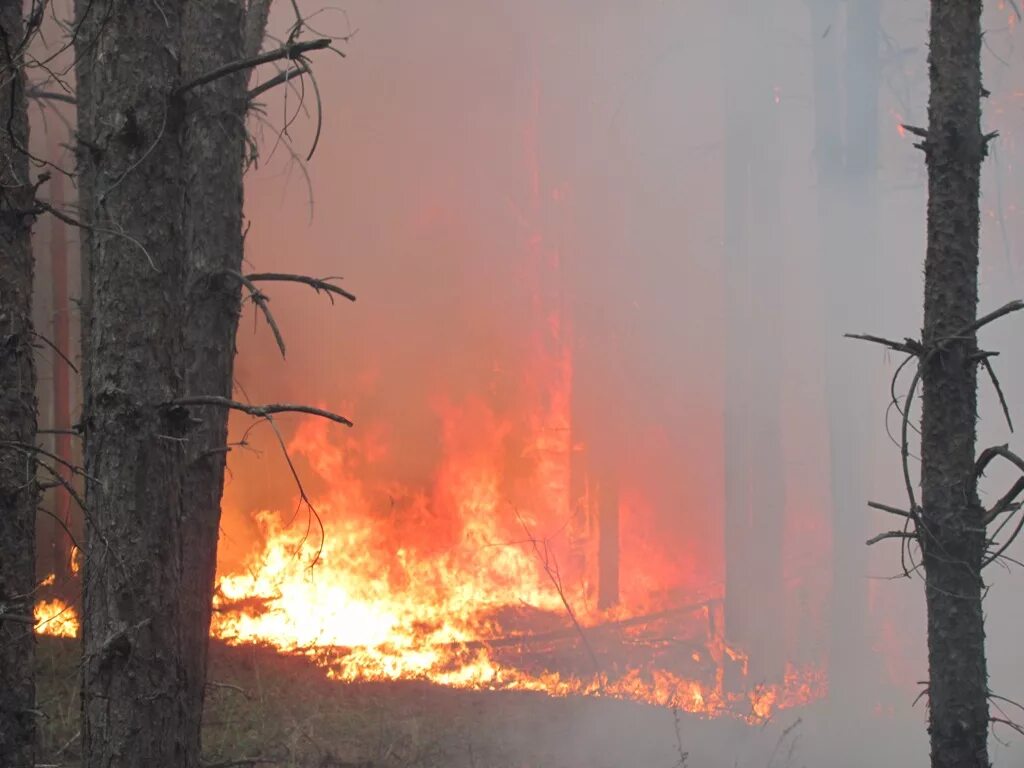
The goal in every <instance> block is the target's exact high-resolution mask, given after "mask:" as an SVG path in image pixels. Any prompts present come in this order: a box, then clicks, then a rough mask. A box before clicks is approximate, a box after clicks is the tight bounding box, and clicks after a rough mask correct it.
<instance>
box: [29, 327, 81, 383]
mask: <svg viewBox="0 0 1024 768" xmlns="http://www.w3.org/2000/svg"><path fill="white" fill-rule="evenodd" d="M32 335H33V336H35V337H36V338H37V339H39V340H40V341H41V342H43V343H44V344H45V345H46V346H48V347H49V348H50V349H51V350H53V352H54V354H56V355H57V357H59V358H60V359H61V360H63V361H64V362H65V363H67V366H68V368H70V369H71V370H72V371H74V372H75V373H78V369H77V368H76V367H75V364H74V363H72V362H71V360H70V359H68V356H67V355H65V354H64V353H63V352H61V351H60V348H58V347H57V345H56V344H54V343H53V342H52V341H50V340H49V339H48V338H46V337H45V336H44V335H43V334H41V333H39V331H32Z"/></svg>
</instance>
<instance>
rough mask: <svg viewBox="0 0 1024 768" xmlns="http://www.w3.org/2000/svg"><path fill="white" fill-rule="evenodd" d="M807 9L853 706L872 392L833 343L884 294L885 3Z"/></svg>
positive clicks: (838, 585) (837, 653) (839, 664)
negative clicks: (881, 129) (881, 108)
mask: <svg viewBox="0 0 1024 768" xmlns="http://www.w3.org/2000/svg"><path fill="white" fill-rule="evenodd" d="M844 8H845V14H844ZM810 11H811V14H810V16H811V45H812V49H813V52H812V66H813V73H814V122H815V126H814V127H815V157H814V160H815V167H816V171H817V182H818V185H817V190H816V199H817V219H818V243H819V257H820V258H821V260H822V263H823V264H824V265H825V269H824V270H823V274H824V289H825V297H826V300H825V302H824V309H825V318H824V320H825V322H824V327H825V329H826V335H827V338H826V339H825V342H826V343H825V376H826V393H827V405H828V430H829V454H830V455H829V458H830V465H829V467H830V472H829V476H830V483H831V501H832V528H833V540H834V541H835V542H836V545H835V547H834V551H833V585H832V599H831V605H832V606H833V609H832V621H831V625H832V627H831V643H830V659H831V661H832V664H831V668H830V670H829V683H830V690H831V692H832V693H833V694H834V696H835V697H836V698H838V699H839V700H841V701H842V703H843V705H844V706H847V707H849V705H850V704H851V703H852V702H850V697H851V695H857V694H858V693H862V692H863V691H864V690H866V688H865V683H866V680H865V675H864V668H865V664H866V663H867V661H868V659H867V653H868V650H867V646H868V641H869V638H868V636H867V634H866V632H865V631H864V627H865V625H866V623H867V621H866V620H867V610H868V596H867V577H866V565H867V556H866V551H865V550H864V549H863V548H862V547H860V546H859V542H862V541H863V540H864V537H865V536H866V535H867V519H866V516H865V515H864V513H863V512H862V510H861V505H862V503H863V501H862V500H863V498H864V496H865V494H866V493H867V483H868V472H867V463H868V457H869V455H870V441H869V437H870V432H869V430H870V429H871V426H870V419H869V415H870V408H871V398H870V395H869V393H868V392H867V391H866V390H865V389H864V387H863V386H861V384H860V376H859V375H858V374H859V372H860V370H861V366H862V364H863V360H862V359H859V358H858V357H857V356H856V355H852V354H851V353H850V350H849V349H846V348H844V347H843V346H842V345H839V344H836V343H834V342H835V340H836V339H837V338H839V337H840V336H841V334H842V333H843V332H844V331H847V330H849V329H850V328H851V327H855V324H857V323H859V322H861V321H862V320H863V319H865V318H872V317H874V311H875V308H876V305H877V301H876V300H875V297H876V296H877V294H878V291H879V289H878V287H877V284H876V281H875V280H874V276H875V271H876V263H877V255H876V252H877V250H878V205H877V202H876V200H877V193H878V185H877V159H878V90H879V79H880V78H879V55H878V48H879V40H880V38H881V33H882V30H881V23H880V18H879V16H880V0H856V1H855V2H841V1H840V0H814V2H813V3H811V4H810ZM844 32H845V35H844V34H843V33H844ZM843 42H845V51H844V46H843V45H842V43H843ZM844 53H845V55H843V54H844ZM844 83H845V88H844V87H842V86H843V84H844ZM844 96H845V109H843V100H844V99H843V97H844ZM844 114H845V118H846V119H845V120H844V119H843V117H844ZM863 703H864V702H863V701H861V702H860V704H863Z"/></svg>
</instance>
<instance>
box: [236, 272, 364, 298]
mask: <svg viewBox="0 0 1024 768" xmlns="http://www.w3.org/2000/svg"><path fill="white" fill-rule="evenodd" d="M246 277H247V278H248V279H249V280H252V281H254V282H257V281H261V280H273V281H275V282H280V283H302V284H303V285H308V286H310V287H311V288H313V289H314V290H316V291H317V292H318V293H319V292H320V291H325V292H326V293H327V294H328V298H330V294H335V295H337V296H341V297H342V298H345V299H348V300H349V301H355V300H356V297H355V294H352V293H349V292H348V291H346V290H345V289H344V288H341V287H339V286H337V285H334V284H333V283H331V282H329V281H330V280H340V279H341V278H340V277H324V278H316V277H309V276H308V275H290V274H286V273H283V272H257V273H254V274H249V275H246ZM331 302H332V303H333V302H334V299H333V298H331Z"/></svg>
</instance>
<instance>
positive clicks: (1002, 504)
mask: <svg viewBox="0 0 1024 768" xmlns="http://www.w3.org/2000/svg"><path fill="white" fill-rule="evenodd" d="M1021 493H1024V477H1018V478H1017V482H1015V483H1014V484H1013V485H1012V486H1010V490H1008V491H1007V492H1006V493H1005V494H1004V495H1003V497H1002V498H1001V499H999V501H997V502H996V503H995V504H994V505H993V506H992V509H990V510H989V511H988V512H986V513H985V517H984V518H983V519H982V523H983V524H985V525H988V524H989V523H991V522H992V521H993V520H995V519H996V518H997V517H999V516H1000V515H1001V514H1003V512H1006V511H1007V510H1008V509H1010V507H1011V506H1012V505H1013V502H1014V501H1016V500H1017V497H1018V496H1020V494H1021Z"/></svg>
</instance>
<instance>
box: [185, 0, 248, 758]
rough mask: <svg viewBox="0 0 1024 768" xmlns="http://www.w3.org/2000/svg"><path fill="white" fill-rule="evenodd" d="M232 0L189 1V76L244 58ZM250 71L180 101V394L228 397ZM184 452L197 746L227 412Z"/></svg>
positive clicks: (210, 413)
mask: <svg viewBox="0 0 1024 768" xmlns="http://www.w3.org/2000/svg"><path fill="white" fill-rule="evenodd" d="M242 29H243V25H242V9H241V6H240V4H239V3H237V2H235V0H191V1H190V2H189V4H188V10H187V11H186V14H185V39H186V41H187V43H186V46H185V56H184V68H185V71H186V79H190V78H193V77H196V76H198V75H201V74H203V73H204V72H209V71H212V70H214V69H216V68H217V67H220V66H222V65H224V64H227V63H229V62H231V61H236V60H239V59H242V58H244V55H243V39H242ZM247 80H248V73H247V72H239V73H237V74H235V75H232V76H230V77H225V78H222V79H220V80H215V81H214V82H212V83H210V84H208V85H206V86H203V87H202V88H200V89H198V90H196V91H195V92H194V93H191V94H190V95H189V97H188V99H187V101H186V109H187V112H188V117H187V119H186V126H185V141H186V143H185V152H186V166H185V173H186V174H187V177H186V184H187V189H188V195H187V201H186V205H187V210H186V222H187V223H186V227H185V242H186V247H187V253H188V263H187V267H186V268H187V273H186V285H187V286H188V296H187V299H186V300H187V302H188V306H189V312H188V316H187V317H186V318H185V319H184V334H185V339H186V342H185V343H186V348H187V349H188V353H189V354H188V357H187V359H186V361H185V368H184V372H185V391H186V393H187V394H188V395H219V396H221V397H231V393H232V385H233V372H234V360H235V333H236V331H237V330H238V317H239V312H240V310H241V302H240V290H241V283H240V282H239V281H238V280H237V279H236V278H235V277H232V276H231V273H239V272H240V271H241V270H242V256H243V245H242V171H243V160H244V152H245V114H246V109H247V100H246V83H247ZM191 415H192V417H193V418H196V419H198V421H199V423H197V424H195V426H194V428H193V429H192V430H191V431H190V432H189V440H188V444H187V447H186V451H185V453H186V462H187V465H186V474H185V498H186V499H187V500H188V504H187V505H186V506H185V508H184V510H183V514H184V518H183V540H184V548H183V550H182V559H183V562H182V588H181V619H182V630H183V633H184V638H183V643H184V644H185V650H186V655H185V664H186V680H188V685H187V690H188V694H189V696H190V700H189V712H188V714H189V715H190V717H189V721H188V731H187V736H188V739H189V742H190V743H194V744H198V743H199V736H200V725H201V715H202V695H203V689H204V681H205V679H206V659H207V648H208V646H209V638H210V610H211V597H212V595H213V589H214V579H215V576H216V566H217V540H218V535H219V531H220V511H221V510H220V503H221V494H222V492H223V489H224V466H225V461H226V458H227V454H226V452H225V446H226V444H227V435H228V412H227V411H226V410H225V409H223V408H210V407H205V408H196V409H193V412H192V414H191Z"/></svg>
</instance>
